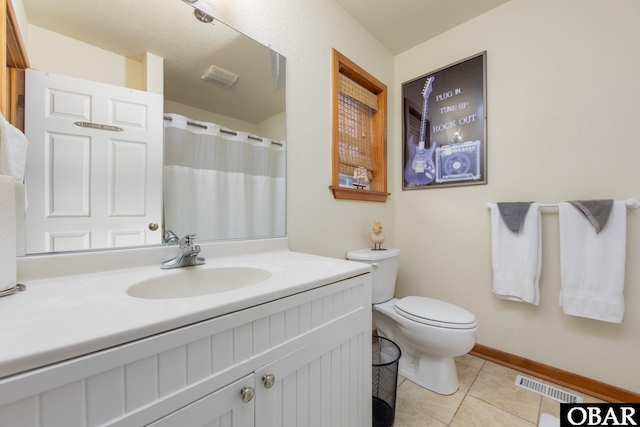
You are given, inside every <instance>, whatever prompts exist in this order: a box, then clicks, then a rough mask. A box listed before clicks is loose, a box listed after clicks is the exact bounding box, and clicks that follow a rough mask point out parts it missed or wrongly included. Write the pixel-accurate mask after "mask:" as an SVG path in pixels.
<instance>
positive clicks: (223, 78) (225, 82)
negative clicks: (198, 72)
mask: <svg viewBox="0 0 640 427" xmlns="http://www.w3.org/2000/svg"><path fill="white" fill-rule="evenodd" d="M200 78H201V79H202V80H204V81H206V82H212V83H218V84H221V85H222V86H224V87H229V86H231V85H232V84H234V83H235V82H236V80H238V75H237V74H234V73H232V72H231V71H227V70H225V69H224V68H220V67H217V66H215V65H212V66H211V67H209V69H208V70H207V71H206V72H205V73H204V74H203V75H202V77H200Z"/></svg>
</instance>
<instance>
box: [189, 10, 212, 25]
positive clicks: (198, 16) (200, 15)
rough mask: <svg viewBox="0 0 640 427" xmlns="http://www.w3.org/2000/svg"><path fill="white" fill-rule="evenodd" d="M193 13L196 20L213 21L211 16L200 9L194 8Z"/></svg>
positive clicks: (208, 22)
mask: <svg viewBox="0 0 640 427" xmlns="http://www.w3.org/2000/svg"><path fill="white" fill-rule="evenodd" d="M193 15H194V16H195V17H196V19H197V20H198V21H200V22H204V23H205V24H210V23H212V22H213V16H211V15H209V14H208V13H205V12H203V11H201V10H200V9H194V10H193Z"/></svg>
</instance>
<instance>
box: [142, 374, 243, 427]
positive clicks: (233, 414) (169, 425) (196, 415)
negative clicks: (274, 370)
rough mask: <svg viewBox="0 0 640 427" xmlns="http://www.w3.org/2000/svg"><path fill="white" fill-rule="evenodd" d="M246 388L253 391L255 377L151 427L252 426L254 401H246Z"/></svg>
mask: <svg viewBox="0 0 640 427" xmlns="http://www.w3.org/2000/svg"><path fill="white" fill-rule="evenodd" d="M243 389H250V390H251V392H253V390H254V375H253V374H251V375H247V376H246V377H244V378H242V379H240V380H238V381H236V382H234V383H232V384H229V385H228V386H226V387H224V388H222V389H220V390H218V391H216V392H214V393H211V394H210V395H208V396H205V397H203V398H202V399H200V400H198V401H196V402H194V403H192V404H190V405H189V406H186V407H184V408H182V409H180V410H178V411H176V412H173V413H172V414H170V415H167V416H166V417H164V418H162V419H160V420H158V421H156V422H154V423H152V424H149V427H175V426H184V427H187V426H188V427H253V426H254V410H255V399H254V398H251V399H250V400H249V401H248V402H244V401H243V400H242V394H241V393H242V390H243ZM247 400H248V399H247Z"/></svg>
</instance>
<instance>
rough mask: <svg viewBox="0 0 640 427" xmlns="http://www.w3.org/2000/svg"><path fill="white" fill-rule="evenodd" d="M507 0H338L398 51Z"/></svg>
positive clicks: (363, 24)
mask: <svg viewBox="0 0 640 427" xmlns="http://www.w3.org/2000/svg"><path fill="white" fill-rule="evenodd" d="M507 1H508V0H336V2H337V3H338V4H340V5H341V6H342V7H343V8H344V9H345V10H346V11H347V12H348V13H349V14H350V15H351V16H353V17H354V18H355V19H356V21H358V22H359V23H360V24H361V25H362V26H363V27H364V28H365V29H366V30H367V31H369V32H370V33H371V34H373V36H374V37H375V38H376V39H377V40H378V41H379V42H380V43H382V44H383V45H384V46H386V48H387V49H389V51H391V53H393V54H394V55H397V54H399V53H401V52H404V51H405V50H407V49H409V48H412V47H414V46H416V45H418V44H420V43H423V42H425V41H427V40H429V39H431V38H433V37H435V36H437V35H438V34H442V33H444V32H445V31H447V30H450V29H451V28H454V27H457V26H458V25H460V24H462V23H464V22H466V21H468V20H470V19H473V18H475V17H476V16H479V15H482V14H483V13H485V12H487V11H489V10H491V9H493V8H494V7H497V6H500V5H501V4H503V3H506V2H507Z"/></svg>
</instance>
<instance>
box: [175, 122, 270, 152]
mask: <svg viewBox="0 0 640 427" xmlns="http://www.w3.org/2000/svg"><path fill="white" fill-rule="evenodd" d="M163 118H164V119H165V120H169V121H172V120H173V117H168V116H163ZM187 124H188V125H191V126H195V127H199V128H202V129H208V127H207V125H203V124H200V123H196V122H191V121H188V120H187ZM220 132H223V133H228V134H229V135H234V136H235V135H237V132H234V131H232V130H226V129H222V128H220ZM247 138H249V139H253V140H254V141H262V138H258V137H256V136H251V135H247ZM271 143H272V144H275V145H279V146H281V147H282V143H280V142H275V141H271Z"/></svg>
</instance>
